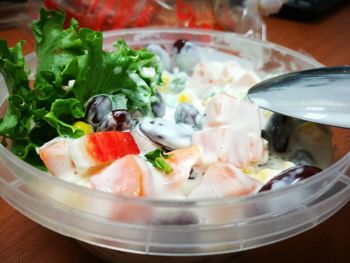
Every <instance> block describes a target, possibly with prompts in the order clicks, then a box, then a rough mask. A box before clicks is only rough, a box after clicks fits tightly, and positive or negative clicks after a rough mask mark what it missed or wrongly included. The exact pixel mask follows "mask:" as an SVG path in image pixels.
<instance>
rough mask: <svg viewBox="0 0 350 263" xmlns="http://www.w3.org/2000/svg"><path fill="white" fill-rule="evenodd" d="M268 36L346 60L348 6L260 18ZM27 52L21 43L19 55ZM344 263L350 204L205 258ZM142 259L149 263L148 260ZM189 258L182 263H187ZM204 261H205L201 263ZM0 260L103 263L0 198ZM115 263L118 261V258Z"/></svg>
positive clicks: (349, 242)
mask: <svg viewBox="0 0 350 263" xmlns="http://www.w3.org/2000/svg"><path fill="white" fill-rule="evenodd" d="M266 23H267V32H268V39H269V40H270V41H272V42H275V43H278V44H281V45H284V46H286V47H289V48H292V49H295V50H298V51H301V52H305V53H307V54H309V55H311V56H313V57H314V58H316V59H317V60H319V61H320V62H321V63H323V64H325V65H328V66H334V65H344V64H350V5H349V4H347V5H343V6H341V7H339V8H337V9H335V10H334V11H333V12H332V13H330V14H329V15H327V16H326V17H323V18H322V19H319V20H317V21H313V22H309V23H302V22H295V21H290V20H284V19H280V18H276V17H269V18H267V19H266ZM27 34H28V33H27V31H23V30H19V29H7V30H1V31H0V37H1V38H5V39H7V40H8V41H9V43H10V44H11V45H13V44H14V43H15V42H17V41H18V40H20V39H23V38H24V39H26V38H27V36H28V35H27ZM32 50H33V47H32V46H31V45H30V43H29V45H26V47H25V48H24V51H25V53H28V52H30V51H32ZM349 99H350V98H349ZM233 259H236V261H235V262H262V261H263V262H269V263H271V262H293V263H295V262H298V263H301V262H350V203H348V204H347V205H346V206H345V207H344V208H343V209H341V210H340V211H339V212H338V213H336V214H335V215H334V216H332V217H331V218H330V219H328V220H326V221H325V222H323V223H321V224H320V225H319V226H317V227H315V228H313V229H311V230H309V231H306V232H304V233H302V234H300V235H298V236H296V237H293V238H290V239H288V240H285V241H281V242H279V243H276V244H272V245H268V246H264V247H261V248H258V249H254V250H251V251H248V252H247V253H243V255H240V256H239V257H238V258H237V257H236V256H232V257H230V256H225V257H221V256H216V257H211V258H210V261H212V262H232V261H233ZM127 261H128V260H126V262H127ZM146 261H147V262H153V259H151V258H149V259H148V260H146ZM192 261H193V260H189V261H188V262H192ZM204 261H205V262H208V261H207V259H205V260H203V261H201V262H204ZM0 262H3V263H5V262H52V263H58V262H103V261H102V260H101V259H99V258H98V257H96V256H95V255H93V254H91V253H90V252H88V251H87V250H85V249H84V248H82V247H81V246H80V245H79V244H78V243H77V242H76V241H75V240H73V239H70V238H67V237H64V236H61V235H59V234H56V233H55V232H52V231H50V230H47V229H45V228H44V227H42V226H40V225H38V224H36V223H34V222H32V221H30V220H29V219H27V218H26V217H24V216H23V215H21V214H19V213H18V212H17V211H15V210H14V209H13V208H12V207H10V206H9V205H8V204H7V203H6V202H5V201H4V200H3V199H1V198H0ZM118 262H121V261H118Z"/></svg>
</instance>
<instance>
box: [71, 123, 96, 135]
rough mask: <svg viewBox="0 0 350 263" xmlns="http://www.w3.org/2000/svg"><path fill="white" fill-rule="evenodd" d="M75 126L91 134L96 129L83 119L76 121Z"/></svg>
mask: <svg viewBox="0 0 350 263" xmlns="http://www.w3.org/2000/svg"><path fill="white" fill-rule="evenodd" d="M74 128H77V129H79V130H82V131H83V132H84V134H90V133H93V132H94V129H93V128H92V126H91V125H90V124H88V123H86V122H83V121H77V122H76V123H74Z"/></svg>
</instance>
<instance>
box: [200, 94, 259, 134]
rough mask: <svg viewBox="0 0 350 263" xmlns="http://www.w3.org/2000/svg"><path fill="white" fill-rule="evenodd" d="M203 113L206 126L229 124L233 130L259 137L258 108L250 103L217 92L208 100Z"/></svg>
mask: <svg viewBox="0 0 350 263" xmlns="http://www.w3.org/2000/svg"><path fill="white" fill-rule="evenodd" d="M205 114H206V117H205V121H206V123H207V125H208V126H211V127H215V126H222V125H230V126H231V127H232V128H233V129H235V130H240V131H243V132H248V133H251V134H252V135H254V136H258V137H260V133H261V128H260V115H259V109H258V107H257V106H256V105H254V104H252V103H249V102H246V101H242V100H239V99H236V98H234V97H232V96H230V95H227V94H225V93H219V94H216V95H215V96H214V97H213V98H212V99H211V100H210V101H209V103H208V105H207V108H206V111H205Z"/></svg>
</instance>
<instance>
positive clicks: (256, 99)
mask: <svg viewBox="0 0 350 263" xmlns="http://www.w3.org/2000/svg"><path fill="white" fill-rule="evenodd" d="M248 98H249V100H250V101H251V102H253V103H254V104H256V105H258V106H260V107H261V108H264V109H267V110H271V111H273V112H277V113H280V114H283V115H288V116H291V117H295V118H298V119H303V120H308V121H312V122H317V123H321V124H327V125H331V126H338V127H343V128H350V66H340V67H323V68H316V69H310V70H304V71H299V72H294V73H288V74H284V75H280V76H277V77H273V78H270V79H267V80H264V81H262V82H260V83H258V84H256V85H254V86H253V87H252V88H251V89H250V90H249V91H248Z"/></svg>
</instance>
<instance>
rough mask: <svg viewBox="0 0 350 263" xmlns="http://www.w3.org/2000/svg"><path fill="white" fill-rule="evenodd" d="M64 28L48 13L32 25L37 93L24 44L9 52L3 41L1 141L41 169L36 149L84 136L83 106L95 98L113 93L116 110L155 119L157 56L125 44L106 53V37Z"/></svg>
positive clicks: (56, 13) (60, 15) (59, 17)
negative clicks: (5, 93)
mask: <svg viewBox="0 0 350 263" xmlns="http://www.w3.org/2000/svg"><path fill="white" fill-rule="evenodd" d="M64 26H65V14H64V13H62V12H59V11H48V10H45V9H41V11H40V19H39V20H37V21H34V22H33V23H32V29H33V34H34V38H35V41H36V55H37V67H36V73H35V81H34V85H33V87H32V88H30V87H29V83H30V81H29V75H30V72H29V70H28V68H29V67H28V66H27V65H26V63H25V59H24V56H23V54H22V45H23V42H19V43H18V44H17V45H16V46H14V47H13V48H9V47H8V46H7V43H6V41H5V40H0V73H1V74H2V75H3V77H4V80H5V82H6V86H7V89H8V91H9V97H8V109H7V112H6V113H5V115H4V116H3V118H1V119H0V136H2V137H3V138H9V139H11V140H12V151H13V152H14V153H15V154H17V155H18V156H19V157H20V158H21V159H23V160H25V161H27V162H29V163H31V164H33V165H36V166H37V167H39V168H41V167H42V162H41V161H40V159H39V158H38V156H37V154H36V151H35V148H36V147H38V146H41V145H42V144H44V143H45V142H47V141H49V140H51V139H53V138H54V137H57V136H68V137H72V138H78V137H80V136H82V135H83V131H82V130H80V129H77V128H75V127H74V123H75V122H76V121H79V120H83V119H84V113H85V110H86V109H85V108H84V107H85V105H86V102H87V101H88V100H89V99H90V98H91V97H92V96H95V95H99V94H108V95H109V96H110V97H111V98H112V101H113V104H114V105H117V108H123V109H127V110H129V111H140V112H141V113H143V114H144V115H152V111H151V103H152V102H154V101H156V100H157V96H156V92H155V91H156V86H157V85H158V84H159V83H160V72H159V70H158V60H157V58H156V56H155V55H154V54H153V53H151V52H149V51H147V50H144V49H142V50H133V49H131V48H129V47H128V45H127V44H126V43H125V41H124V40H118V41H117V42H116V44H115V46H114V47H115V49H114V50H112V51H109V52H107V51H104V50H103V34H102V33H101V32H98V31H93V30H91V29H88V28H80V27H79V25H78V23H77V21H75V20H74V19H73V20H72V21H71V24H70V25H69V26H68V27H67V28H64ZM2 141H5V140H2Z"/></svg>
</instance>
